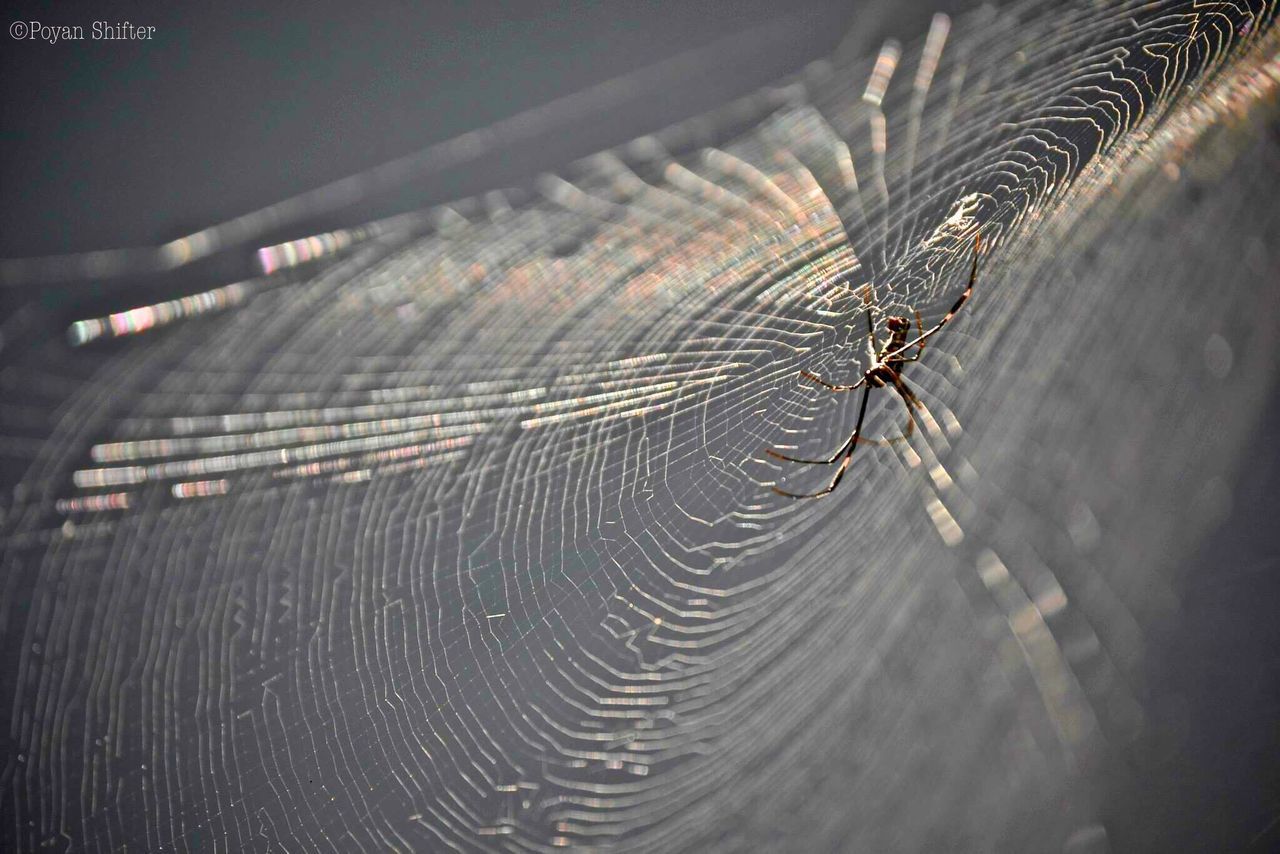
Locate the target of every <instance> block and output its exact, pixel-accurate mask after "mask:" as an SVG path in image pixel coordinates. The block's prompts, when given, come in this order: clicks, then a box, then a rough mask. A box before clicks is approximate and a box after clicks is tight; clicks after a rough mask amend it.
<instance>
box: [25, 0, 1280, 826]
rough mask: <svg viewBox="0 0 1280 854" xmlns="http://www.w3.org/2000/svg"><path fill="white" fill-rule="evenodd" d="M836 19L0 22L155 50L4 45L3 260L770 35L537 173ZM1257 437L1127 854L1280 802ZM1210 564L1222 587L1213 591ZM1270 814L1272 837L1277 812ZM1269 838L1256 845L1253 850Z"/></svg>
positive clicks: (432, 193)
mask: <svg viewBox="0 0 1280 854" xmlns="http://www.w3.org/2000/svg"><path fill="white" fill-rule="evenodd" d="M880 5H882V6H883V5H885V4H880ZM889 5H893V4H889ZM902 5H903V6H907V5H913V4H902ZM970 5H974V4H957V3H945V4H939V3H928V4H925V5H924V6H923V7H922V8H920V9H918V10H911V9H901V10H895V11H893V12H888V13H886V14H884V15H879V14H873V15H869V16H868V17H867V18H866V19H865V20H866V21H868V24H869V25H868V27H867V31H866V35H865V38H866V39H867V42H868V44H869V46H870V47H871V48H872V49H873V48H874V45H875V44H876V43H877V42H878V41H879V39H881V38H883V37H884V36H886V35H890V34H893V35H898V36H902V37H906V38H913V37H915V36H917V35H920V34H922V33H923V31H924V26H925V24H924V22H925V21H927V18H928V15H929V14H931V13H932V12H933V11H935V10H936V9H937V8H938V7H939V6H942V7H951V8H954V7H956V6H959V7H960V8H965V7H967V6H970ZM853 18H854V4H852V3H848V2H839V1H838V0H789V2H787V3H785V4H781V3H777V2H773V0H746V2H736V3H733V4H725V3H710V2H708V3H699V2H680V0H662V1H661V2H655V1H654V0H649V1H648V2H634V0H633V2H610V3H589V2H582V3H571V2H564V0H560V2H522V3H511V4H497V3H487V2H471V3H445V2H431V3H425V4H415V3H410V2H391V3H384V4H380V5H378V6H376V7H375V6H371V5H369V4H356V3H337V2H329V3H319V4H309V3H308V4H304V3H295V2H280V3H274V4H263V7H262V8H259V9H256V10H251V9H249V8H247V7H237V6H236V5H233V4H232V5H229V4H198V5H196V4H174V3H169V4H160V3H123V2H121V3H82V2H65V3H58V4H56V5H54V6H48V5H45V4H35V3H17V4H9V7H8V9H6V11H5V13H4V16H3V21H4V24H5V28H6V30H8V28H9V26H10V24H11V23H12V22H14V21H40V22H42V23H45V24H50V25H79V26H81V27H84V28H85V30H86V33H88V31H89V30H90V28H91V27H92V24H93V22H94V21H109V22H112V23H118V22H122V21H126V20H127V21H129V22H131V23H133V24H135V25H143V26H154V27H155V28H156V33H155V38H154V40H151V41H92V40H89V41H82V42H64V43H59V44H48V43H47V42H44V41H41V40H24V41H15V40H14V39H13V38H12V37H11V35H9V34H8V33H7V32H6V34H5V36H4V37H3V38H4V41H3V47H2V48H0V199H2V200H3V203H2V205H0V257H21V256H33V255H44V254H51V253H62V252H73V251H86V250H92V249H101V248H114V247H120V246H137V245H149V244H154V243H159V242H163V241H165V240H168V239H172V238H174V237H177V236H180V235H182V234H186V233H188V232H191V231H194V230H196V229H198V228H201V227H204V226H206V225H209V224H211V223H216V222H219V221H222V220H225V219H228V218H230V217H233V216H236V215H239V214H243V213H245V212H248V211H252V210H255V209H257V208H261V207H263V206H265V205H268V204H270V203H272V202H276V201H279V200H281V199H283V198H286V197H289V196H292V195H294V194H297V193H300V192H303V191H306V190H309V189H312V188H315V187H318V186H321V185H323V184H325V183H327V182H330V181H333V180H335V179H338V178H342V177H345V176H347V175H350V174H353V173H356V172H359V171H361V170H364V169H368V168H370V167H373V166H376V165H377V164H379V163H383V162H385V161H387V160H390V159H393V158H396V157H399V156H403V155H405V154H408V153H411V152H413V151H416V150H419V149H421V148H423V147H424V146H426V145H428V144H430V143H432V142H436V141H439V140H443V139H448V138H450V137H453V136H455V135H457V134H459V133H462V132H465V131H467V130H470V129H473V128H477V127H483V126H485V125H487V124H489V123H492V122H494V121H496V120H499V119H502V118H504V117H506V116H510V115H512V114H514V113H516V112H519V111H521V110H525V109H528V108H531V107H534V106H536V105H539V104H543V103H546V102H547V101H549V100H552V99H554V98H556V97H560V96H563V95H566V94H569V93H571V92H575V91H578V90H581V89H583V88H584V87H587V86H590V85H593V84H595V83H598V82H601V81H604V80H607V79H610V78H613V77H616V76H618V75H620V74H624V73H626V72H628V71H632V70H635V69H638V68H642V67H645V66H648V65H652V64H653V63H655V62H658V61H661V60H663V59H665V58H668V57H672V56H675V55H677V54H680V53H682V52H685V51H690V50H693V49H695V48H700V47H705V46H707V45H711V44H713V43H715V42H716V41H717V40H719V39H722V38H723V37H725V36H727V35H729V34H731V33H733V32H740V31H745V30H749V29H752V28H761V27H765V26H766V25H767V26H769V27H771V28H772V29H773V32H775V33H776V36H777V41H776V44H774V45H773V46H772V47H770V48H769V49H767V50H760V51H758V52H757V53H755V54H754V55H752V56H748V57H742V56H726V57H721V58H713V59H712V61H711V62H710V65H709V67H708V72H707V74H706V75H705V76H704V77H703V78H701V79H699V80H696V81H690V84H689V86H688V87H683V88H681V89H680V90H679V91H666V92H657V93H649V94H647V95H646V96H645V97H643V98H642V99H640V100H638V101H636V102H634V103H631V104H628V105H627V106H626V107H625V109H622V110H614V111H612V112H611V113H606V114H605V116H604V118H603V119H602V120H596V121H592V122H584V123H583V124H582V126H580V127H566V128H562V129H560V130H559V131H558V132H557V134H556V135H555V137H554V138H549V139H547V140H545V141H543V142H542V143H540V145H539V146H538V148H537V149H536V150H531V151H517V152H507V153H506V154H505V155H504V158H503V159H504V161H506V162H508V163H509V166H510V169H511V173H510V174H511V176H513V177H514V176H518V175H520V174H528V173H529V171H530V170H534V169H545V168H552V167H554V166H555V165H557V164H562V163H564V162H566V161H567V160H569V159H572V158H573V157H577V156H581V155H584V154H586V153H589V152H591V151H593V150H596V149H598V148H600V147H602V146H604V145H610V144H614V143H617V142H619V141H622V140H625V139H627V138H629V137H631V136H634V135H636V134H638V133H641V132H643V131H645V130H649V129H653V128H655V127H657V126H660V125H662V124H666V123H669V122H673V121H676V120H678V119H680V118H683V117H685V116H687V115H691V114H695V113H697V112H699V111H701V110H703V109H706V108H708V107H711V106H714V105H716V104H718V103H721V102H723V101H724V100H726V99H727V98H728V97H731V96H733V95H737V94H742V93H744V92H746V91H749V90H750V89H752V88H754V87H755V86H756V85H759V84H761V83H764V82H766V81H768V80H771V79H774V78H776V77H777V76H779V75H781V74H783V73H785V72H788V71H791V70H795V69H798V68H799V67H801V66H802V65H803V64H804V63H805V62H806V61H808V60H810V59H813V58H816V57H818V56H820V55H822V54H823V53H824V52H825V51H827V50H829V49H830V48H831V47H833V46H834V45H835V44H836V43H837V42H838V41H840V39H841V38H842V37H843V35H844V33H845V28H846V27H847V25H848V23H849V22H850V21H851V20H852V19H853ZM1273 129H1274V126H1273ZM498 177H499V178H505V177H507V176H504V175H499V176H498ZM492 178H493V176H492V175H490V174H459V175H451V176H448V177H446V178H444V179H440V180H433V181H432V182H430V183H429V184H428V185H426V186H424V187H420V188H419V187H411V188H408V189H406V191H405V192H404V193H403V194H402V197H401V198H398V199H394V200H391V201H390V202H389V204H390V206H391V207H392V208H404V207H408V206H413V204H414V202H415V199H416V200H417V201H418V203H421V204H425V203H429V202H435V201H443V200H446V199H448V198H450V197H452V196H455V195H458V194H461V193H463V192H474V191H475V190H476V189H479V188H482V186H483V185H484V183H485V182H486V181H489V180H491V179H492ZM352 224H354V223H352ZM171 285H172V283H171V282H169V283H162V286H163V287H171ZM128 287H129V286H128V285H126V290H127V288H128ZM148 287H155V283H151V284H150V285H148ZM179 292H185V291H183V290H182V289H181V288H179ZM1260 393H1265V390H1262V391H1260ZM1274 436H1280V407H1278V406H1273V407H1272V411H1271V414H1270V416H1269V417H1268V421H1267V423H1266V424H1265V425H1264V426H1263V428H1262V430H1261V432H1260V433H1259V437H1258V439H1257V441H1256V452H1255V453H1254V454H1253V455H1252V458H1253V459H1255V460H1256V461H1257V465H1254V466H1252V467H1251V468H1250V469H1249V471H1248V472H1247V473H1246V475H1245V477H1244V478H1243V480H1242V482H1241V484H1240V486H1239V489H1238V490H1237V492H1236V501H1235V505H1234V506H1235V511H1234V513H1233V515H1232V517H1231V518H1230V519H1229V520H1228V521H1227V522H1226V523H1225V525H1224V526H1223V528H1222V529H1221V531H1220V532H1219V533H1218V534H1217V535H1215V536H1213V537H1211V538H1210V540H1209V541H1208V542H1207V543H1206V544H1205V546H1204V549H1203V551H1202V553H1201V554H1199V555H1196V556H1188V560H1189V561H1193V562H1194V568H1193V569H1192V570H1191V572H1190V575H1189V577H1190V579H1191V580H1190V592H1189V594H1188V596H1187V597H1186V599H1185V606H1186V613H1185V615H1184V620H1183V623H1182V627H1181V629H1180V631H1179V634H1177V635H1176V636H1175V637H1174V638H1173V639H1172V640H1171V642H1170V645H1169V647H1168V648H1167V649H1165V650H1164V651H1163V652H1161V653H1160V654H1158V655H1157V656H1156V657H1155V659H1154V661H1153V674H1154V676H1155V677H1156V680H1157V684H1158V685H1159V686H1160V688H1159V693H1160V695H1161V696H1165V695H1168V696H1173V697H1177V698H1180V699H1178V700H1177V701H1176V702H1175V703H1172V704H1170V705H1165V706H1161V708H1172V709H1180V710H1181V711H1177V712H1176V716H1177V719H1176V720H1174V719H1172V718H1171V719H1170V720H1168V721H1161V720H1157V721H1156V724H1157V726H1156V728H1155V729H1154V732H1155V733H1157V735H1160V734H1162V733H1171V735H1169V736H1168V737H1169V738H1170V739H1172V740H1173V741H1170V743H1169V744H1170V745H1172V746H1167V745H1166V746H1167V747H1168V750H1167V751H1166V752H1165V753H1161V754H1159V755H1158V756H1157V752H1156V751H1155V748H1156V747H1160V746H1161V745H1159V744H1156V745H1153V746H1152V752H1151V753H1150V756H1151V757H1152V758H1151V759H1150V761H1146V760H1143V759H1141V758H1139V760H1137V761H1135V762H1133V763H1131V764H1130V766H1129V767H1128V768H1127V769H1125V774H1122V775H1120V778H1121V779H1122V784H1121V785H1120V787H1119V789H1118V794H1117V797H1116V798H1115V800H1114V801H1113V803H1112V805H1111V807H1110V809H1111V812H1112V815H1111V816H1110V819H1111V821H1112V822H1114V824H1112V825H1109V826H1110V827H1112V828H1113V829H1118V830H1119V831H1120V833H1119V834H1118V835H1117V836H1115V837H1113V838H1114V839H1117V840H1121V841H1123V842H1125V843H1127V844H1131V845H1134V846H1137V849H1138V850H1166V849H1163V848H1160V847H1156V846H1154V845H1153V847H1151V848H1150V849H1142V846H1143V845H1144V844H1145V843H1149V842H1150V841H1151V840H1167V841H1168V842H1169V843H1170V844H1176V841H1177V839H1179V838H1180V836H1179V834H1180V831H1189V830H1190V829H1191V828H1193V827H1203V826H1209V827H1215V828H1219V829H1220V830H1222V831H1223V832H1224V834H1225V835H1227V836H1230V837H1231V838H1237V839H1242V840H1248V839H1250V838H1251V837H1252V836H1253V835H1254V832H1255V831H1262V830H1263V829H1264V828H1263V827H1261V826H1258V827H1251V828H1246V827H1245V824H1246V823H1252V822H1256V821H1257V819H1258V817H1259V816H1260V815H1265V813H1266V810H1267V808H1268V806H1267V804H1268V801H1267V798H1270V797H1273V796H1274V793H1277V792H1280V772H1278V771H1277V764H1276V757H1275V753H1274V751H1275V750H1276V749H1277V744H1278V743H1280V690H1278V689H1277V684H1276V681H1277V674H1278V673H1280V637H1278V636H1277V621H1276V619H1275V608H1276V603H1277V602H1280V546H1278V545H1277V537H1276V535H1275V521H1274V520H1275V519H1276V518H1277V516H1276V515H1273V514H1276V513H1280V505H1278V502H1277V492H1280V486H1278V484H1280V454H1277V452H1276V444H1275V442H1274V441H1273V440H1272V439H1269V438H1268V437H1274ZM1222 567H1231V568H1235V569H1237V570H1238V571H1239V577H1238V578H1236V579H1232V580H1231V581H1230V583H1218V581H1220V580H1221V579H1222V577H1223V576H1222V575H1221V571H1222V570H1221V568H1222ZM1241 568H1242V569H1241ZM1170 714H1171V715H1173V714H1174V713H1173V712H1170ZM1146 747H1147V746H1145V745H1144V746H1142V749H1143V750H1145V749H1146ZM1141 755H1143V754H1141V753H1140V754H1139V756H1140V757H1141ZM1268 793H1272V794H1268ZM1273 809H1274V813H1275V815H1276V816H1277V817H1280V803H1276V804H1274V806H1273ZM1228 830H1230V831H1232V832H1230V833H1228V832H1227V831H1228ZM1268 840H1270V843H1269V842H1268ZM1278 841H1280V832H1278V831H1277V830H1276V828H1272V829H1271V831H1268V832H1266V833H1264V834H1263V835H1262V836H1261V837H1260V841H1259V842H1258V844H1257V845H1256V846H1255V848H1254V849H1253V850H1257V851H1262V850H1274V849H1273V847H1272V846H1273V845H1275V844H1280V842H1278ZM1115 850H1131V849H1130V848H1128V847H1119V848H1117V849H1115Z"/></svg>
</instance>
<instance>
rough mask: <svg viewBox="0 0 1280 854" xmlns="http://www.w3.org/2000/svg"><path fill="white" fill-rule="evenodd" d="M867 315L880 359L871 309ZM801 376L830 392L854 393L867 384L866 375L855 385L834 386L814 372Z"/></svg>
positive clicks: (803, 373)
mask: <svg viewBox="0 0 1280 854" xmlns="http://www.w3.org/2000/svg"><path fill="white" fill-rule="evenodd" d="M875 292H876V289H875V285H871V293H873V294H874V293H875ZM866 314H867V329H868V330H869V331H870V332H871V343H872V346H874V347H875V352H876V358H877V359H878V358H879V353H880V345H879V344H878V343H876V325H875V323H874V322H873V321H872V320H871V309H867V312H866ZM800 376H802V377H804V378H805V379H807V380H810V381H811V382H815V383H817V384H818V385H820V386H822V387H823V388H825V389H827V390H828V391H853V390H854V389H857V388H861V387H862V386H863V385H865V384H866V382H867V377H866V374H863V376H862V379H860V380H858V381H857V382H856V383H854V384H853V385H834V384H832V383H829V382H827V381H826V380H824V379H823V378H822V377H820V376H818V375H817V374H815V373H813V372H812V371H801V372H800Z"/></svg>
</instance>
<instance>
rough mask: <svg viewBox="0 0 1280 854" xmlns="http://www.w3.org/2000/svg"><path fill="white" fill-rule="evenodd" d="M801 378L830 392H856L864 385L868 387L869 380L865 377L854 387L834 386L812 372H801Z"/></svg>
mask: <svg viewBox="0 0 1280 854" xmlns="http://www.w3.org/2000/svg"><path fill="white" fill-rule="evenodd" d="M800 376H802V377H804V378H805V379H807V380H809V381H811V382H815V383H817V384H818V385H820V386H822V387H823V388H825V389H827V390H828V391H854V390H855V389H859V388H862V387H863V386H864V385H866V382H867V378H866V377H863V378H862V379H860V380H858V381H857V382H856V383H854V384H853V385H833V384H832V383H829V382H827V381H826V380H824V379H823V378H822V377H820V376H818V375H817V374H815V373H812V372H811V371H801V372H800Z"/></svg>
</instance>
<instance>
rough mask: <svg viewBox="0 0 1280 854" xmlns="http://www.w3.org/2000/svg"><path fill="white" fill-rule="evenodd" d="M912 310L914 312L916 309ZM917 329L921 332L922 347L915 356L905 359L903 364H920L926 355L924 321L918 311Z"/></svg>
mask: <svg viewBox="0 0 1280 854" xmlns="http://www.w3.org/2000/svg"><path fill="white" fill-rule="evenodd" d="M912 310H913V311H914V309H912ZM916 329H919V330H920V335H921V338H920V339H919V340H920V346H919V347H917V348H916V352H915V355H913V356H911V357H910V358H908V359H903V360H902V361H903V362H918V361H920V357H921V356H923V355H924V337H923V336H924V320H922V319H921V318H920V312H918V311H916Z"/></svg>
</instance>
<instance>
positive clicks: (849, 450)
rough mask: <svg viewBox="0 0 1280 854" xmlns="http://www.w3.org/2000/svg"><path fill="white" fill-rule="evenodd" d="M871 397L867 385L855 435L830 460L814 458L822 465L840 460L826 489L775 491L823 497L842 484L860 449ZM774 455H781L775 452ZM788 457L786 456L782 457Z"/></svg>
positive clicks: (798, 495)
mask: <svg viewBox="0 0 1280 854" xmlns="http://www.w3.org/2000/svg"><path fill="white" fill-rule="evenodd" d="M870 397H871V387H870V386H867V388H866V390H865V391H864V392H863V393H862V405H861V406H860V407H859V409H858V423H857V424H856V425H855V426H854V428H853V435H851V436H850V437H849V441H847V442H845V443H844V447H843V448H841V449H840V450H839V451H837V452H836V454H835V456H833V457H831V459H829V460H813V461H811V462H813V463H815V464H821V465H829V464H831V463H834V462H835V461H836V460H840V468H839V469H837V470H836V475H835V477H834V478H832V479H831V482H830V483H829V484H827V486H826V487H825V488H824V489H820V490H818V491H817V492H809V493H805V492H788V491H787V490H785V489H782V488H781V487H779V486H777V485H775V486H774V487H773V491H774V492H776V493H778V494H779V495H781V496H784V497H786V498H821V497H822V496H824V495H830V494H831V493H832V492H834V491H835V488H836V487H837V486H839V485H840V481H841V480H842V479H843V478H844V473H845V472H846V471H848V470H849V461H850V460H851V459H853V452H854V451H856V450H857V449H858V445H859V442H860V440H861V439H862V422H863V420H864V419H865V418H866V417H867V400H868V398H870ZM774 456H779V455H777V454H775V455H774ZM782 459H786V457H782ZM796 462H810V461H806V460H797V461H796Z"/></svg>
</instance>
